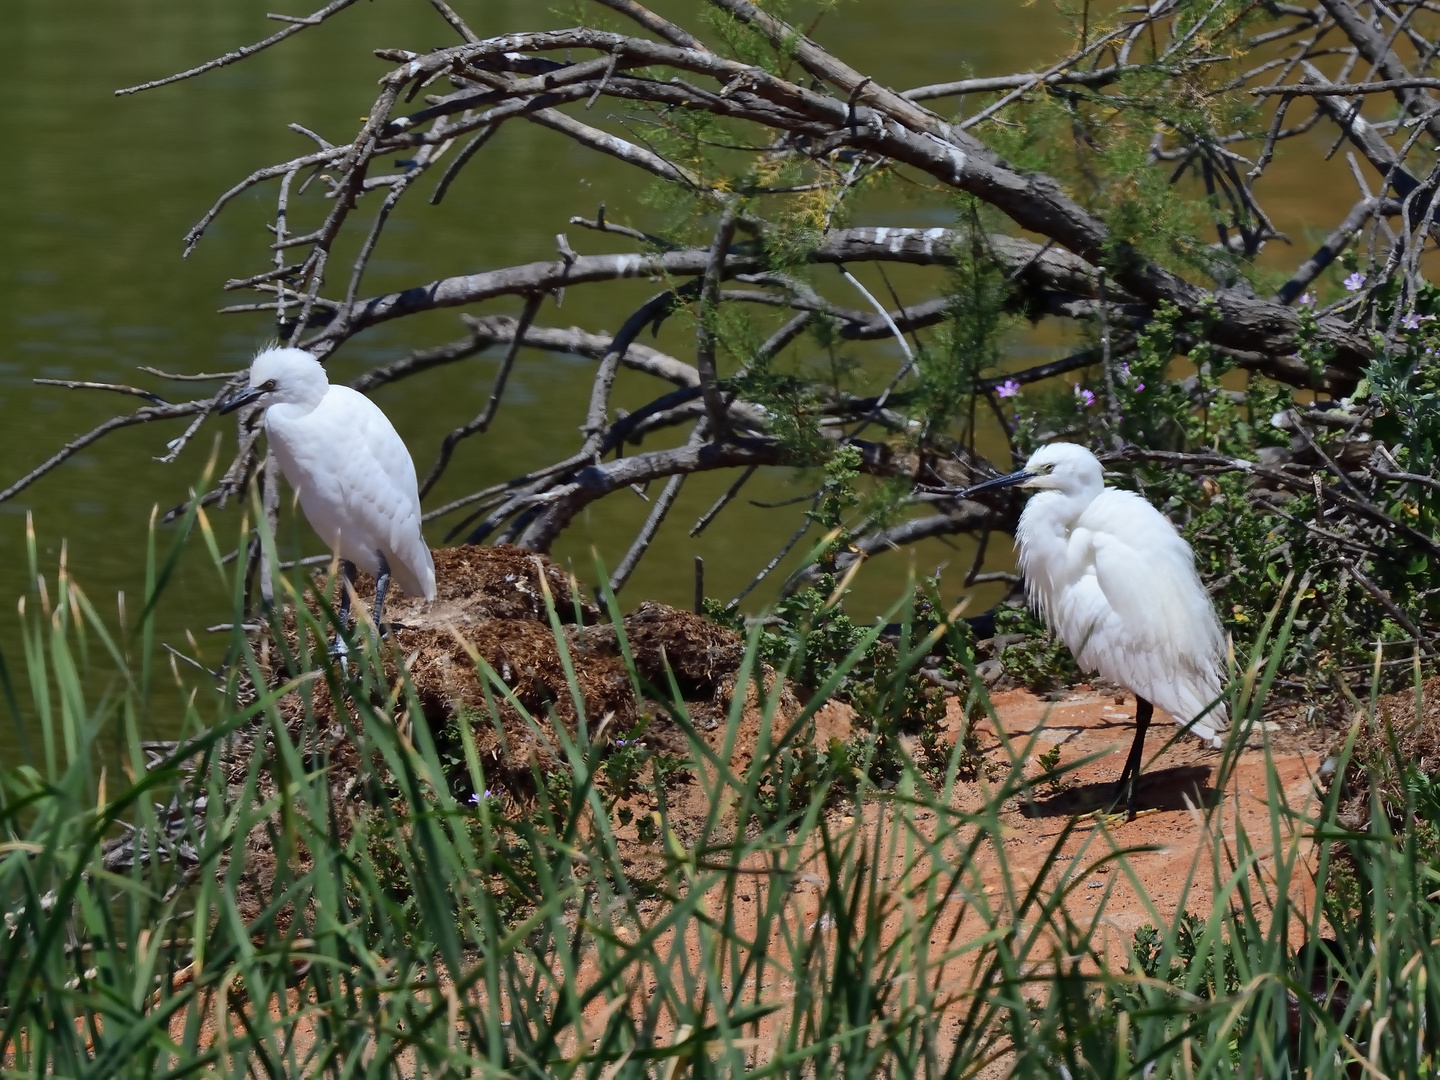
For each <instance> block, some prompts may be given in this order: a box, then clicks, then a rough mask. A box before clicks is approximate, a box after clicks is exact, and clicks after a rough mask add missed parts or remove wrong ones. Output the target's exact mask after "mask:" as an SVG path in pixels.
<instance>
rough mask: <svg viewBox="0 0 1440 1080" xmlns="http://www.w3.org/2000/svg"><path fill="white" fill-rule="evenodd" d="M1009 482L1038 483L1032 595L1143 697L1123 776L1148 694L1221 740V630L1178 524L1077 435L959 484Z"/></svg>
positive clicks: (1026, 518)
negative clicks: (1110, 481) (1107, 472)
mask: <svg viewBox="0 0 1440 1080" xmlns="http://www.w3.org/2000/svg"><path fill="white" fill-rule="evenodd" d="M1008 484H1016V485H1018V486H1020V487H1024V488H1029V489H1031V490H1033V491H1034V492H1035V494H1034V495H1033V496H1032V497H1031V499H1030V501H1029V503H1028V504H1027V505H1026V507H1025V509H1024V510H1023V511H1022V512H1021V514H1020V526H1019V528H1018V529H1017V530H1016V535H1015V541H1016V545H1017V546H1018V547H1019V549H1020V569H1021V571H1022V573H1023V574H1024V576H1025V587H1026V592H1027V594H1028V595H1029V598H1030V603H1031V605H1032V606H1033V607H1035V608H1036V610H1037V611H1039V612H1040V614H1041V615H1042V616H1043V617H1044V619H1045V621H1046V622H1047V623H1048V624H1049V625H1050V627H1051V628H1052V629H1053V630H1054V631H1055V633H1056V634H1057V635H1059V637H1060V640H1062V641H1063V642H1064V643H1065V645H1066V646H1067V647H1068V648H1069V649H1070V651H1071V652H1072V653H1073V654H1074V656H1075V659H1076V662H1077V663H1078V664H1079V665H1080V667H1081V668H1082V669H1084V670H1086V671H1098V672H1099V673H1100V674H1101V675H1102V676H1104V677H1105V678H1106V679H1109V680H1110V681H1111V682H1114V683H1118V684H1119V685H1120V686H1123V687H1125V688H1126V689H1128V690H1130V691H1132V692H1133V693H1134V694H1135V696H1136V697H1137V698H1138V699H1141V700H1140V701H1139V702H1137V727H1138V730H1137V732H1136V743H1135V745H1134V746H1133V747H1132V753H1131V761H1130V762H1129V763H1127V765H1126V771H1125V773H1124V774H1122V782H1123V781H1124V780H1125V778H1127V777H1128V778H1129V779H1131V780H1132V781H1133V779H1134V775H1135V774H1138V772H1139V768H1140V760H1139V759H1140V753H1141V746H1142V745H1143V740H1144V737H1145V725H1146V724H1148V722H1149V709H1148V706H1147V705H1146V704H1145V703H1146V702H1148V703H1153V704H1155V705H1158V706H1160V708H1162V709H1164V710H1165V711H1166V712H1167V713H1169V714H1170V716H1171V717H1172V718H1173V719H1174V720H1175V721H1176V723H1179V724H1182V725H1188V726H1189V730H1190V731H1192V732H1194V733H1195V734H1196V735H1199V736H1201V737H1202V738H1204V739H1206V740H1207V741H1209V742H1210V743H1212V745H1219V740H1220V734H1221V733H1222V732H1224V731H1225V730H1226V728H1227V727H1228V726H1229V724H1228V720H1227V716H1226V711H1225V705H1224V702H1223V701H1220V700H1219V698H1220V691H1221V685H1222V681H1223V674H1224V671H1225V652H1226V649H1225V637H1224V634H1223V633H1222V632H1221V630H1220V623H1219V620H1218V619H1217V618H1216V617H1215V609H1214V607H1213V606H1212V605H1211V603H1210V597H1209V594H1208V593H1206V591H1205V586H1204V585H1203V584H1202V583H1201V581H1200V576H1199V575H1198V574H1197V573H1196V572H1195V556H1194V553H1193V552H1192V551H1191V550H1190V545H1189V544H1187V543H1186V542H1185V540H1184V539H1183V538H1182V537H1181V536H1180V534H1179V533H1178V532H1177V531H1176V530H1175V526H1174V525H1172V524H1171V523H1170V520H1169V519H1168V518H1166V517H1165V515H1164V514H1162V513H1160V511H1158V510H1156V509H1155V508H1154V507H1153V506H1151V505H1150V504H1149V503H1148V502H1146V501H1145V500H1144V499H1143V498H1141V497H1140V496H1139V495H1136V494H1134V493H1133V492H1129V491H1120V490H1118V489H1116V488H1107V487H1106V486H1105V478H1104V471H1103V470H1102V468H1101V466H1100V462H1099V461H1097V460H1096V458H1095V455H1094V454H1092V453H1090V451H1088V450H1086V449H1085V448H1084V447H1081V446H1076V445H1074V444H1073V443H1052V444H1050V445H1049V446H1044V447H1041V448H1040V449H1039V450H1037V451H1036V452H1035V453H1034V454H1033V455H1032V456H1031V458H1030V460H1029V461H1027V462H1026V463H1025V467H1024V468H1023V469H1022V470H1020V471H1019V472H1017V473H1012V474H1010V475H1009V476H1004V477H999V478H997V479H996V480H992V481H989V482H987V483H985V484H981V485H978V486H977V487H975V488H971V489H970V490H969V491H968V492H966V494H967V495H969V494H970V493H972V492H974V491H977V490H980V489H981V488H988V487H998V486H1002V485H1008ZM1131 792H1132V795H1131V804H1130V805H1131V812H1132V814H1133V784H1132V787H1131Z"/></svg>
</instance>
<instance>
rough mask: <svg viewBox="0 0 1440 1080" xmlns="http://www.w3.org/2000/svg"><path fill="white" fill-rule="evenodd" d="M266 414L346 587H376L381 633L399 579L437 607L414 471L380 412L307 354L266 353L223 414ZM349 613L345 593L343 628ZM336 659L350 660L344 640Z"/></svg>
mask: <svg viewBox="0 0 1440 1080" xmlns="http://www.w3.org/2000/svg"><path fill="white" fill-rule="evenodd" d="M251 404H253V405H258V406H259V407H261V408H263V409H264V410H265V435H266V437H267V438H268V439H269V441H270V449H271V450H272V451H273V452H274V454H275V460H276V461H277V462H279V464H280V471H281V472H282V473H284V474H285V479H286V480H288V481H289V482H290V486H291V487H293V488H294V489H295V491H296V492H297V494H298V495H299V497H300V507H301V509H302V510H304V511H305V517H306V519H307V520H308V521H309V522H310V524H311V525H312V526H313V527H314V529H315V531H316V532H317V533H319V534H320V538H321V539H322V540H324V541H325V543H326V544H328V545H329V546H330V550H331V551H333V552H334V553H335V554H336V555H337V556H339V558H340V563H341V568H342V571H343V573H344V575H345V579H346V581H347V582H353V580H354V578H355V571H356V568H357V567H358V568H359V569H361V570H363V571H365V572H366V573H367V574H370V575H371V576H372V577H374V578H375V625H376V626H377V627H381V626H382V623H381V616H382V615H383V613H384V610H385V593H386V590H387V587H388V586H389V583H390V579H391V577H392V575H393V577H394V579H395V581H396V583H397V584H399V586H400V587H401V588H402V589H404V590H405V592H407V593H409V594H411V595H412V596H423V597H424V598H425V599H426V600H433V599H435V562H434V560H433V559H432V557H431V555H430V548H429V547H428V546H427V545H426V543H425V538H424V536H422V535H421V533H420V492H419V487H418V485H417V484H416V482H415V463H414V462H413V461H412V460H411V458H410V452H409V451H408V450H407V449H406V448H405V443H404V442H403V441H402V440H401V438H400V435H399V433H397V432H396V430H395V427H394V425H392V424H391V423H390V420H389V419H388V418H387V417H386V415H385V414H384V413H383V412H381V411H380V407H379V406H378V405H376V404H375V403H374V402H373V401H371V400H370V399H369V398H367V397H366V396H365V395H364V394H361V393H358V392H357V391H355V390H352V389H350V387H348V386H332V385H330V380H329V378H328V377H327V376H326V374H325V368H324V367H323V366H322V365H321V364H320V362H319V361H318V360H316V359H315V357H313V356H312V355H310V354H309V353H308V352H305V351H304V350H303V349H279V348H272V349H266V350H264V351H263V352H261V353H260V354H259V355H257V356H256V357H255V359H254V360H253V361H252V362H251V364H250V386H249V389H247V390H244V391H242V392H240V393H238V394H235V395H234V396H233V397H231V398H229V399H227V400H226V401H225V402H224V403H223V404H222V405H221V406H220V411H221V412H222V413H228V412H232V411H234V410H235V409H238V408H241V407H242V406H245V405H251ZM349 612H350V588H349V587H348V586H342V589H341V597H340V626H341V628H342V630H343V628H344V627H345V625H346V624H347V620H348V618H349ZM335 651H336V652H337V653H338V654H341V655H343V654H344V653H345V651H346V650H345V644H344V640H343V638H342V637H341V636H340V635H338V634H337V635H336V640H335Z"/></svg>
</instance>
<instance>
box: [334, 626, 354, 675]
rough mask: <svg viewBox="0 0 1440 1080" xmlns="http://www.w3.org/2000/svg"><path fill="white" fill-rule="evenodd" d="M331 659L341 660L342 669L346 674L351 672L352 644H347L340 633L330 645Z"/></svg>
mask: <svg viewBox="0 0 1440 1080" xmlns="http://www.w3.org/2000/svg"><path fill="white" fill-rule="evenodd" d="M330 659H331V660H339V661H340V671H341V673H342V674H344V675H347V676H348V675H349V674H350V646H349V645H346V644H345V639H344V638H343V637H341V636H340V635H339V634H336V635H335V640H334V641H333V642H332V643H331V645H330Z"/></svg>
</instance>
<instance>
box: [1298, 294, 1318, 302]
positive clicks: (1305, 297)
mask: <svg viewBox="0 0 1440 1080" xmlns="http://www.w3.org/2000/svg"><path fill="white" fill-rule="evenodd" d="M1295 302H1296V303H1297V304H1313V303H1315V294H1314V293H1308V292H1307V293H1301V294H1300V299H1299V300H1297V301H1295Z"/></svg>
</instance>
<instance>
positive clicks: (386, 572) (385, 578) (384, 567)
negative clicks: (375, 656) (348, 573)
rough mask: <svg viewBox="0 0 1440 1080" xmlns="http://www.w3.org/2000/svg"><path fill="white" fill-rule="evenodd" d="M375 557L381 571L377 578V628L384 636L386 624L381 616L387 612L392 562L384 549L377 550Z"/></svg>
mask: <svg viewBox="0 0 1440 1080" xmlns="http://www.w3.org/2000/svg"><path fill="white" fill-rule="evenodd" d="M375 557H376V558H377V559H379V560H380V573H379V574H378V575H377V576H376V578H375V629H376V630H377V631H379V633H380V636H381V637H384V636H385V624H384V623H382V622H381V621H380V616H382V615H384V614H385V593H386V592H388V591H389V589H390V563H389V562H387V561H386V559H385V553H384V552H383V551H377V552H375Z"/></svg>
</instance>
